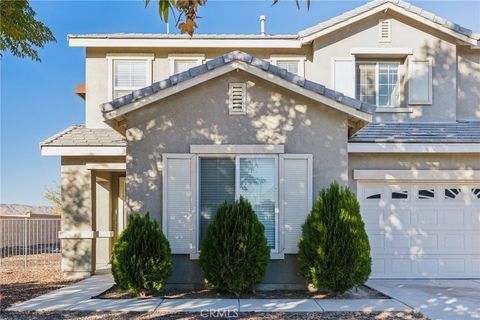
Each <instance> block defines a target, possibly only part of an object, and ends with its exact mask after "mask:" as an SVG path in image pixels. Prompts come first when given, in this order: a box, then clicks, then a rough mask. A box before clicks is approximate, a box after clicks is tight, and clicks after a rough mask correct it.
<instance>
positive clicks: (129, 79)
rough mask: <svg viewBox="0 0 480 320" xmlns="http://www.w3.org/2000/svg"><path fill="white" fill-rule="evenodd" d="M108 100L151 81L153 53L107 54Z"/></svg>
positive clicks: (146, 84)
mask: <svg viewBox="0 0 480 320" xmlns="http://www.w3.org/2000/svg"><path fill="white" fill-rule="evenodd" d="M107 59H108V62H109V73H110V76H109V79H110V81H109V100H112V99H116V98H119V97H122V96H125V95H127V94H129V93H130V92H132V91H135V90H138V89H141V88H144V87H146V86H149V85H150V84H151V83H152V60H153V55H138V56H120V55H108V56H107Z"/></svg>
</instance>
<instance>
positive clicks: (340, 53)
mask: <svg viewBox="0 0 480 320" xmlns="http://www.w3.org/2000/svg"><path fill="white" fill-rule="evenodd" d="M391 14H393V12H392V11H388V12H387V13H386V14H385V13H381V14H377V15H374V16H371V17H369V18H368V19H364V20H362V21H360V22H357V23H354V24H352V25H351V26H349V27H348V28H344V29H342V30H341V31H339V32H336V33H334V34H330V35H328V36H326V37H323V38H319V39H317V40H315V41H314V45H313V50H314V54H313V60H314V62H315V67H314V68H313V69H309V70H307V76H309V77H310V79H311V80H313V81H316V82H319V83H323V84H326V85H327V86H329V87H332V77H331V72H332V58H334V57H338V58H348V57H352V55H351V54H350V49H351V48H354V47H361V48H377V47H378V48H411V49H413V57H418V58H432V59H433V72H432V73H433V75H432V78H433V80H432V83H433V105H425V106H411V107H412V108H413V112H412V113H377V115H376V121H455V118H456V116H455V113H456V99H455V97H456V89H455V88H456V46H455V41H454V39H452V38H449V37H446V36H444V35H442V34H440V33H438V32H436V31H434V30H433V29H427V28H426V27H424V26H422V25H420V24H418V23H416V22H414V21H410V20H408V19H407V18H404V17H401V16H399V15H397V14H393V15H391ZM382 18H390V19H392V20H391V21H392V22H391V30H392V31H391V42H388V43H380V42H379V41H378V20H379V19H382ZM407 23H408V24H407ZM356 59H357V60H363V59H362V58H361V57H358V58H356ZM385 59H386V58H385ZM387 60H388V59H387ZM406 70H407V65H406V64H405V59H403V60H402V66H401V74H400V77H401V81H402V83H405V81H406V79H405V77H406V75H407V74H406ZM401 95H402V96H403V97H402V99H401V100H402V106H404V107H408V97H407V95H408V86H404V88H402V91H401Z"/></svg>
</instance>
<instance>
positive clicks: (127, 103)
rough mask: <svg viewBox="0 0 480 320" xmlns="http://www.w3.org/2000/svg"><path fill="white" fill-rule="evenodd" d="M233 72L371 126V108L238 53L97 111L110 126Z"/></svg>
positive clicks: (217, 59) (111, 103) (172, 77)
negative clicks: (240, 73)
mask: <svg viewBox="0 0 480 320" xmlns="http://www.w3.org/2000/svg"><path fill="white" fill-rule="evenodd" d="M234 70H243V71H245V72H248V73H251V74H253V75H255V76H258V77H260V78H262V79H264V80H266V81H270V82H272V83H274V84H276V85H278V86H281V87H284V88H286V89H289V90H291V91H294V92H296V93H298V94H301V95H303V96H306V97H308V98H310V99H313V100H316V101H318V102H320V103H322V104H324V105H327V106H329V107H332V108H334V109H336V110H339V111H342V112H345V113H347V114H349V115H350V116H351V118H354V119H355V122H358V121H364V122H370V121H371V120H372V114H373V113H374V112H375V106H374V105H371V104H368V103H365V102H362V101H360V100H357V99H354V98H351V97H347V96H345V95H343V94H342V93H340V92H337V91H334V90H331V89H328V88H326V87H325V86H323V85H321V84H318V83H316V82H313V81H309V80H306V79H305V78H304V77H300V76H298V75H296V74H294V73H291V72H288V71H287V70H285V69H283V68H280V67H278V66H276V65H273V64H271V63H269V62H267V61H265V60H262V59H259V58H256V57H254V56H252V55H250V54H248V53H245V52H241V51H234V52H230V53H227V54H224V55H222V56H219V57H217V58H215V59H213V60H210V61H208V62H207V63H205V64H202V65H200V66H196V67H193V68H191V69H189V70H187V71H184V72H181V73H177V74H174V75H172V76H170V77H169V78H167V79H165V80H162V81H159V82H155V83H153V84H152V85H150V86H148V87H145V88H142V89H139V90H136V91H134V92H132V93H130V94H128V95H126V96H123V97H120V98H117V99H115V100H113V101H111V102H108V103H104V104H102V105H101V106H100V108H101V110H102V112H103V114H104V118H105V119H106V120H107V123H110V124H111V120H113V119H116V118H119V117H121V116H123V115H125V114H126V113H129V112H132V111H134V110H136V109H139V108H141V107H143V106H146V105H149V104H151V103H153V102H156V101H159V100H161V99H163V98H166V97H168V96H170V95H173V94H177V93H179V92H181V91H183V90H185V89H188V88H190V87H192V86H195V85H197V84H200V83H202V82H205V81H208V80H210V79H213V78H216V77H219V76H221V75H223V74H226V73H228V72H231V71H234Z"/></svg>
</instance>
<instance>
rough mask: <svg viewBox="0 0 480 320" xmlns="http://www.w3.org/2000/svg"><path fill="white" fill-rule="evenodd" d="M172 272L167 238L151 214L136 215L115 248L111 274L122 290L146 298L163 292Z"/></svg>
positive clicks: (130, 219)
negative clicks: (150, 293) (153, 293)
mask: <svg viewBox="0 0 480 320" xmlns="http://www.w3.org/2000/svg"><path fill="white" fill-rule="evenodd" d="M171 272H172V254H171V251H170V245H169V243H168V240H167V238H165V236H164V235H163V232H162V230H160V228H159V227H158V224H157V222H156V221H155V220H151V219H150V216H149V214H148V213H147V214H145V215H142V214H139V213H135V214H133V215H131V216H130V217H129V219H128V223H127V227H126V228H125V230H124V231H123V232H122V233H121V234H120V236H119V237H118V240H117V241H116V242H115V244H114V245H113V259H112V274H113V278H114V279H115V283H116V284H117V286H118V287H120V288H121V289H127V290H129V291H131V292H133V293H135V294H139V295H144V294H145V293H146V292H148V291H153V290H160V289H161V288H162V287H163V285H164V284H165V281H166V279H167V277H168V276H169V275H170V273H171Z"/></svg>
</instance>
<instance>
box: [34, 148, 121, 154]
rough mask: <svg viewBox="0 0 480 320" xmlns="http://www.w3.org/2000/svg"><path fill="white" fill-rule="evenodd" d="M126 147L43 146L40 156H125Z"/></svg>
mask: <svg viewBox="0 0 480 320" xmlns="http://www.w3.org/2000/svg"><path fill="white" fill-rule="evenodd" d="M126 149H127V148H126V147H101V146H95V147H93V146H92V147H85V146H82V147H61V146H51V147H50V146H43V147H42V148H41V154H42V156H125V155H126V154H127V152H126Z"/></svg>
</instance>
